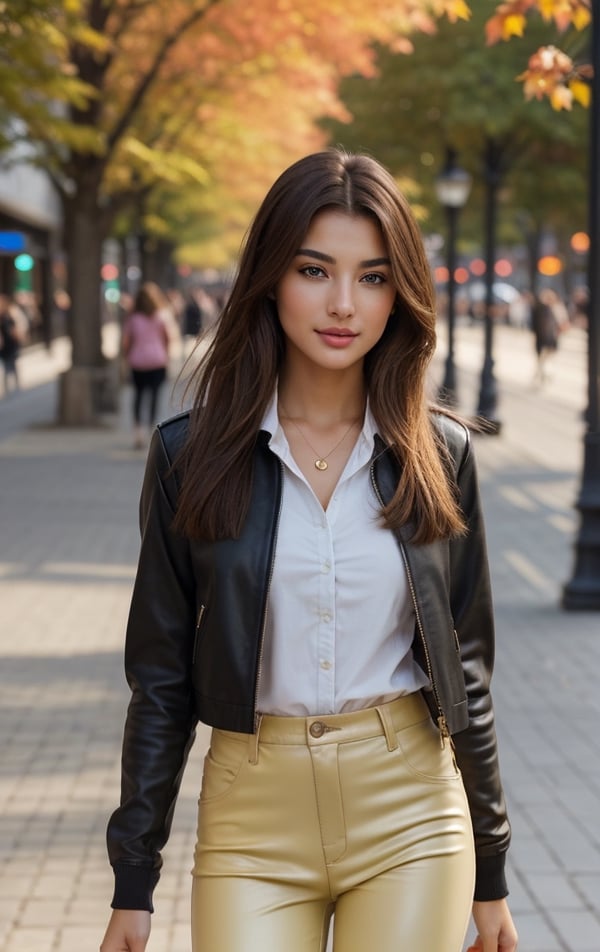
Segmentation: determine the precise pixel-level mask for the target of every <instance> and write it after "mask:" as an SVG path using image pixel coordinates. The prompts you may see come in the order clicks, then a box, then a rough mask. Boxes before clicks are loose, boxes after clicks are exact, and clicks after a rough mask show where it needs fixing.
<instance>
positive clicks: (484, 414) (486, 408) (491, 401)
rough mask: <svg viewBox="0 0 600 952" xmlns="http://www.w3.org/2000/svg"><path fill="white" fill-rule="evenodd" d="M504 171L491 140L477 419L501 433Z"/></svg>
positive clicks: (487, 157)
mask: <svg viewBox="0 0 600 952" xmlns="http://www.w3.org/2000/svg"><path fill="white" fill-rule="evenodd" d="M501 170H502V148H501V146H500V145H499V144H498V143H497V142H495V141H494V140H493V139H488V140H487V143H486V149H485V164H484V176H485V195H486V200H485V245H486V247H485V260H486V271H485V312H484V352H483V366H482V369H481V384H480V390H479V403H478V406H477V416H478V417H479V418H480V419H481V420H484V421H485V423H486V428H485V432H487V433H499V432H500V427H501V424H500V422H499V421H498V417H497V407H498V387H497V384H496V378H495V377H494V355H493V346H494V315H493V307H494V277H495V267H496V220H497V217H498V188H499V186H500V180H501Z"/></svg>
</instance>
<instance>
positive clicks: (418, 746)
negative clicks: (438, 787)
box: [396, 717, 459, 783]
mask: <svg viewBox="0 0 600 952" xmlns="http://www.w3.org/2000/svg"><path fill="white" fill-rule="evenodd" d="M396 738H397V740H398V744H399V747H400V751H401V752H402V756H403V758H404V760H405V762H406V766H407V767H408V769H409V770H410V771H411V772H412V773H413V774H414V775H415V776H417V777H420V778H421V779H423V780H428V781H433V782H437V783H444V782H446V781H448V780H455V779H456V778H457V777H458V776H459V772H458V768H457V767H456V763H455V760H454V755H453V753H452V745H451V743H450V741H449V740H448V739H446V740H445V741H444V745H443V747H442V744H441V742H440V732H439V731H438V729H437V728H436V726H435V724H434V723H433V721H432V720H431V718H430V717H428V718H427V719H426V720H424V721H421V722H420V723H419V724H412V725H411V726H410V727H405V728H404V729H403V730H400V731H398V733H397V734H396Z"/></svg>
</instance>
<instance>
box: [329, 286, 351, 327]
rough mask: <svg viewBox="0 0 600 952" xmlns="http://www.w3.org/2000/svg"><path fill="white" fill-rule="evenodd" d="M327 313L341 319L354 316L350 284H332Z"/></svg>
mask: <svg viewBox="0 0 600 952" xmlns="http://www.w3.org/2000/svg"><path fill="white" fill-rule="evenodd" d="M327 311H328V313H329V314H331V315H332V316H335V317H339V318H342V319H343V318H348V317H352V315H353V314H354V297H353V294H352V288H351V286H350V282H346V281H336V282H335V283H334V284H333V286H332V288H331V293H330V295H329V302H328V306H327Z"/></svg>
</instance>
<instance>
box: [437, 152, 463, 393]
mask: <svg viewBox="0 0 600 952" xmlns="http://www.w3.org/2000/svg"><path fill="white" fill-rule="evenodd" d="M435 190H436V194H437V197H438V201H439V203H440V205H442V207H443V208H444V209H445V211H446V217H447V222H448V244H447V247H446V267H447V269H448V283H447V302H448V303H447V322H448V354H447V357H446V366H445V370H444V380H443V383H442V386H441V387H440V391H439V398H440V401H442V402H443V403H446V404H448V405H449V406H456V403H457V395H456V368H455V364H454V328H455V323H456V305H455V299H456V278H455V271H456V231H457V222H458V215H459V212H460V209H461V208H462V207H463V205H464V204H465V202H466V201H467V199H468V197H469V192H470V191H471V176H470V175H469V173H468V172H465V170H464V169H461V168H459V167H458V166H457V165H456V152H455V151H454V149H447V151H446V165H445V167H444V169H443V171H442V173H441V174H440V175H439V176H438V177H437V179H436V182H435Z"/></svg>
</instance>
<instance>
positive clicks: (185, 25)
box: [106, 0, 220, 161]
mask: <svg viewBox="0 0 600 952" xmlns="http://www.w3.org/2000/svg"><path fill="white" fill-rule="evenodd" d="M219 2H220V0H208V2H207V3H206V4H205V6H204V7H203V8H202V9H201V10H194V12H193V13H191V14H190V15H189V16H188V17H187V19H185V20H183V21H182V22H181V23H180V24H179V26H178V27H177V29H176V30H175V32H174V33H171V35H170V36H167V37H166V38H165V40H164V41H163V43H162V45H161V46H160V48H159V49H158V51H157V53H156V56H155V58H154V62H153V64H152V66H151V67H150V69H149V70H148V71H147V73H146V74H145V75H144V76H142V78H141V80H140V82H139V84H138V86H137V88H136V89H135V90H134V92H133V94H132V96H131V98H130V100H129V102H128V104H127V105H126V107H125V109H124V110H123V113H122V115H121V118H120V119H119V121H118V122H117V124H116V126H115V128H114V129H113V131H112V133H111V134H110V136H108V148H107V152H106V160H107V161H108V159H109V158H110V156H111V154H112V153H113V152H114V150H115V147H116V145H117V143H118V142H119V140H120V139H121V137H122V136H123V135H124V133H125V132H126V131H127V129H128V128H129V126H130V125H131V122H132V120H133V117H134V116H135V114H136V112H137V111H138V109H139V108H140V106H141V105H142V103H143V101H144V98H145V96H146V94H147V92H148V90H149V89H150V87H151V85H152V83H153V82H154V80H155V79H156V77H157V76H158V73H159V70H160V68H161V66H162V64H163V63H164V61H165V59H166V58H167V54H168V53H169V52H170V50H171V49H172V47H173V46H175V44H176V43H177V42H178V41H179V40H180V39H181V37H182V36H183V35H184V33H186V32H187V31H188V30H189V29H190V28H191V27H192V26H194V25H195V24H196V23H198V22H199V21H200V20H201V19H202V18H203V17H204V16H205V15H206V14H207V13H208V11H209V10H210V9H211V8H212V7H214V6H216V5H217V4H218V3H219Z"/></svg>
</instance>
